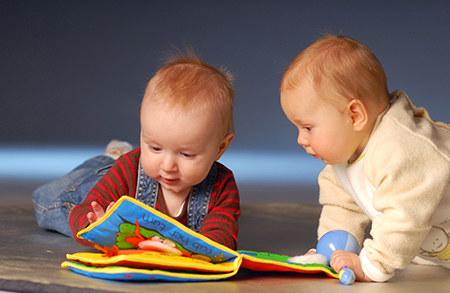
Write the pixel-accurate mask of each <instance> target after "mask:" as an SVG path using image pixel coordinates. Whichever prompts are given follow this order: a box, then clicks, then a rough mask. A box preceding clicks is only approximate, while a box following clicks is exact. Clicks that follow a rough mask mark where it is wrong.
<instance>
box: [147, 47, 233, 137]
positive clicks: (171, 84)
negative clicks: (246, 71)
mask: <svg viewBox="0 0 450 293" xmlns="http://www.w3.org/2000/svg"><path fill="white" fill-rule="evenodd" d="M232 79H233V78H232V75H231V74H230V73H229V72H228V71H227V70H225V69H221V70H218V69H216V68H215V67H213V66H211V65H209V64H208V63H206V62H204V61H202V60H200V59H199V58H198V57H197V56H196V55H195V53H194V52H193V50H192V49H188V50H187V53H186V54H184V53H182V52H181V51H179V50H178V51H177V52H176V54H174V55H172V56H170V57H169V58H167V61H166V63H165V65H164V66H163V67H162V68H161V69H159V70H158V71H157V72H156V74H155V75H154V76H153V77H152V79H151V80H150V82H149V83H148V85H147V88H146V90H145V94H144V98H143V101H142V104H144V103H147V102H149V101H151V102H157V103H163V104H164V105H167V106H168V107H170V109H173V108H178V109H181V110H183V111H190V110H193V109H195V110H203V111H211V110H212V109H215V110H217V111H218V113H220V115H221V116H222V117H221V118H222V122H223V125H224V128H225V129H226V132H234V121H233V104H234V92H233V85H232Z"/></svg>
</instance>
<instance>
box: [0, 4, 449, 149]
mask: <svg viewBox="0 0 450 293" xmlns="http://www.w3.org/2000/svg"><path fill="white" fill-rule="evenodd" d="M449 12H450V2H449V1H430V0H427V1H303V0H299V1H280V0H279V1H242V0H241V1H211V0H208V1H112V0H111V1H95V0H93V1H92V0H89V1H19V0H17V1H5V0H3V1H1V2H0V74H1V75H0V102H1V103H0V110H1V114H0V145H105V144H106V143H107V142H108V141H109V140H110V139H112V138H119V139H123V140H128V141H131V142H132V143H133V144H135V145H138V143H139V140H138V137H139V104H140V101H141V97H142V94H143V91H144V89H145V86H146V83H147V82H148V80H149V79H150V78H151V76H152V74H153V73H154V72H155V71H156V70H157V69H158V67H159V66H161V65H162V58H163V57H164V53H165V52H167V51H168V50H170V49H171V46H176V47H183V44H185V43H190V44H191V45H192V47H193V48H194V49H195V50H196V52H197V53H199V54H200V56H201V58H202V59H204V60H205V61H207V62H209V63H211V64H212V65H214V66H217V67H220V66H226V67H227V68H228V69H229V70H231V72H233V73H234V75H235V88H236V105H235V120H236V133H237V138H236V140H235V141H234V142H233V144H232V146H231V149H234V150H277V151H280V152H283V151H292V150H299V147H298V146H297V145H296V129H295V128H294V127H293V126H292V125H290V123H289V122H288V120H287V119H286V118H285V116H284V114H283V113H282V110H281V107H280V104H279V93H278V86H279V82H280V79H281V76H282V74H283V71H284V69H285V68H286V67H287V65H288V64H289V63H290V62H291V61H292V60H293V58H294V57H295V56H296V55H297V54H298V53H300V52H301V51H302V50H303V49H304V48H305V47H307V46H308V45H309V44H311V43H312V42H313V41H315V40H316V39H317V38H318V37H320V36H321V34H322V33H324V32H330V33H334V34H338V33H340V32H343V33H344V34H345V35H348V36H350V37H353V38H356V39H357V40H359V41H361V42H363V43H365V44H367V45H368V46H369V47H371V48H372V50H373V51H374V53H375V54H376V55H377V57H378V58H379V59H380V61H381V63H382V64H383V65H384V67H385V70H386V74H387V76H388V80H389V87H390V90H391V91H392V90H395V89H403V90H405V91H406V92H407V93H408V94H409V95H410V97H411V99H412V100H413V102H414V103H415V104H416V105H419V106H426V108H427V109H428V110H429V111H430V113H431V116H432V118H434V119H436V120H441V121H445V122H447V123H448V122H450V115H449V114H448V113H449V109H450V99H449V98H448V96H449V91H450V82H449V76H450V60H449V51H450V21H449V19H450V17H449Z"/></svg>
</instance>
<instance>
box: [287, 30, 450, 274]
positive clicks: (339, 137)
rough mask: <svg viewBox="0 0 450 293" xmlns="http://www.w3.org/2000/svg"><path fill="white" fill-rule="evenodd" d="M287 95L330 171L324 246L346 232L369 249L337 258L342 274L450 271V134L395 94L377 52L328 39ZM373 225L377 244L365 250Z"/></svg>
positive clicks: (291, 77)
mask: <svg viewBox="0 0 450 293" xmlns="http://www.w3.org/2000/svg"><path fill="white" fill-rule="evenodd" d="M280 94H281V106H282V108H283V111H284V113H285V114H286V116H287V118H288V119H289V120H290V121H291V122H292V123H293V124H294V125H295V126H296V127H297V128H298V132H299V134H298V138H297V142H298V144H299V145H301V146H303V147H304V149H305V150H306V152H307V153H308V154H310V155H312V156H314V158H317V159H321V160H322V161H323V162H324V163H326V164H327V166H326V167H325V168H324V170H323V171H322V172H321V173H320V175H319V186H320V196H319V202H320V204H321V205H322V206H323V209H322V213H321V216H320V221H319V227H318V237H319V239H320V237H321V236H322V235H324V234H325V233H326V232H328V231H331V230H338V229H340V230H346V231H348V232H350V233H352V234H353V235H354V236H355V237H356V238H357V239H358V241H359V243H360V244H361V245H362V250H361V252H360V254H359V256H358V255H356V254H353V253H349V252H344V251H341V250H338V251H336V252H335V253H334V254H333V255H332V258H331V263H330V265H331V266H332V267H333V269H335V270H336V271H339V270H340V269H341V268H343V267H349V268H350V269H352V270H353V271H354V272H355V275H356V279H357V280H358V281H376V282H384V281H387V280H389V279H390V278H392V277H393V276H394V272H395V270H396V269H402V268H404V267H406V265H408V264H409V263H410V262H411V261H413V259H415V262H417V263H423V264H425V263H426V264H435V265H442V266H444V267H448V268H450V254H449V253H447V254H445V252H444V250H445V251H450V248H448V247H450V244H449V236H448V235H449V233H450V219H449V215H450V187H449V182H450V126H449V125H447V124H445V123H442V122H434V121H432V120H431V119H430V117H429V115H428V113H427V111H426V110H424V109H423V108H416V107H415V106H414V105H413V104H412V102H411V101H410V99H409V98H408V96H407V95H406V94H405V93H404V92H402V91H395V92H393V93H392V94H389V92H388V89H387V82H386V76H385V73H384V70H383V67H382V66H381V64H380V62H379V61H378V59H377V58H376V57H375V55H374V54H373V53H372V51H371V50H370V49H369V48H368V47H367V46H365V45H364V44H361V43H359V42H357V41H356V40H354V39H351V38H348V37H345V36H331V35H329V36H325V37H323V38H321V39H319V40H318V41H317V42H315V43H313V44H312V45H310V46H309V47H308V48H306V49H305V50H304V51H303V52H301V53H300V54H299V55H298V56H297V57H296V58H295V59H294V61H293V62H292V63H291V64H290V65H289V67H288V68H287V70H286V72H285V73H284V75H283V78H282V80H281V85H280ZM370 222H372V228H371V231H370V233H371V236H372V239H366V240H365V241H364V242H363V240H364V239H363V238H364V230H365V228H366V226H367V225H368V224H369V223H370ZM438 232H439V233H438ZM435 235H440V238H443V239H440V242H439V243H440V245H438V243H437V242H436V241H435V240H436V237H435ZM444 255H445V256H444ZM415 257H416V258H415Z"/></svg>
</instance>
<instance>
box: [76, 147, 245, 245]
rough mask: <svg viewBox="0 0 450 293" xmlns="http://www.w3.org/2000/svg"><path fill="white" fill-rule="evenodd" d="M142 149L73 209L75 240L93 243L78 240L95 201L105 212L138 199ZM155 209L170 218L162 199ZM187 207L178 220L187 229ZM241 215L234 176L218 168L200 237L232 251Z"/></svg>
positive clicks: (119, 164) (123, 159)
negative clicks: (121, 200)
mask: <svg viewBox="0 0 450 293" xmlns="http://www.w3.org/2000/svg"><path fill="white" fill-rule="evenodd" d="M140 155H141V152H140V149H136V150H134V151H131V152H129V153H128V154H125V155H123V156H121V157H120V158H119V159H118V160H117V161H116V163H115V164H114V165H113V166H112V168H111V169H110V170H109V171H108V172H107V173H106V174H105V176H104V177H103V178H102V179H100V181H99V182H98V183H97V184H96V186H95V187H94V188H93V189H92V190H91V191H90V192H89V194H88V196H87V197H86V199H85V201H84V202H83V203H81V204H79V205H77V206H75V207H74V209H73V210H72V212H71V214H70V217H69V224H70V227H71V229H72V235H73V237H74V239H75V240H76V241H77V242H79V243H81V244H83V245H86V246H92V243H90V242H88V241H86V240H82V239H78V238H77V237H76V235H77V233H78V232H79V231H81V230H82V229H84V228H86V227H87V226H88V225H89V221H88V219H87V216H86V215H87V213H89V212H90V211H92V208H91V206H90V204H91V202H92V201H97V202H98V203H99V204H100V206H102V207H103V209H106V207H107V206H108V205H109V203H111V202H112V201H116V200H117V199H118V198H120V197H121V196H125V195H128V196H130V197H134V196H135V193H136V192H135V191H136V181H137V173H138V168H139V159H140ZM156 209H157V210H159V211H160V212H162V213H164V214H167V209H166V205H165V202H164V198H163V196H162V195H161V194H160V195H159V196H158V200H157V204H156ZM186 209H187V206H185V208H184V211H183V212H182V213H181V214H180V215H179V216H178V217H174V219H175V220H177V221H179V222H180V223H182V224H184V225H186V223H187V211H186ZM240 214H241V210H240V204H239V191H238V189H237V186H236V182H235V180H234V176H233V173H232V172H231V171H230V170H229V169H228V168H226V167H225V166H224V165H222V164H220V163H218V164H217V178H216V182H215V183H214V185H213V187H212V191H211V196H210V201H209V206H208V214H207V215H206V216H205V219H204V221H203V225H202V226H201V228H200V231H199V233H200V234H202V235H204V236H206V237H208V238H210V239H212V240H214V241H216V242H218V243H220V244H223V245H225V246H227V247H229V248H231V249H236V248H237V236H238V231H239V229H238V224H237V222H238V218H239V216H240Z"/></svg>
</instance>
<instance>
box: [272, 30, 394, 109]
mask: <svg viewBox="0 0 450 293" xmlns="http://www.w3.org/2000/svg"><path fill="white" fill-rule="evenodd" d="M305 80H307V81H311V82H312V85H313V88H314V91H315V92H316V94H317V95H318V96H319V97H320V98H321V99H322V101H326V102H330V103H333V104H335V105H337V104H342V101H345V100H347V101H349V100H351V99H359V100H361V101H362V102H363V103H364V102H366V101H367V100H368V99H373V100H374V101H376V102H379V103H386V102H387V101H388V100H389V91H388V88H387V81H386V74H385V72H384V69H383V67H382V66H381V63H380V62H379V60H378V59H377V58H376V57H375V55H374V54H373V52H372V51H371V50H370V48H369V47H367V46H366V45H364V44H362V43H360V42H358V41H356V40H354V39H352V38H349V37H345V36H343V35H339V36H333V35H326V36H324V37H322V38H320V39H319V40H318V41H316V42H315V43H313V44H312V45H310V46H309V47H308V48H306V49H305V50H304V51H302V52H301V53H300V54H299V55H298V56H297V57H296V58H295V59H294V61H292V63H291V64H290V65H289V67H288V68H287V70H286V72H285V73H284V75H283V78H282V80H281V84H280V92H283V91H284V90H289V89H296V88H297V87H298V86H299V85H300V84H302V83H303V82H305Z"/></svg>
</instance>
